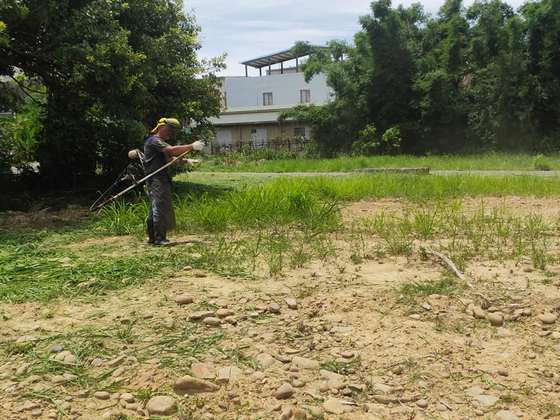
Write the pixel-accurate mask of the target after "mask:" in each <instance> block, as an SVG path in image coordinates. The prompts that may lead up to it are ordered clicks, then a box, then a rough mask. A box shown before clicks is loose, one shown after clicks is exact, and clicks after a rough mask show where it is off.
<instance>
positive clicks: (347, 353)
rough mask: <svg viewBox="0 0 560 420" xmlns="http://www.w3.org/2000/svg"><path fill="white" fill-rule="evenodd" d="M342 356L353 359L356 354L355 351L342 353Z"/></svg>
mask: <svg viewBox="0 0 560 420" xmlns="http://www.w3.org/2000/svg"><path fill="white" fill-rule="evenodd" d="M340 355H341V356H342V357H344V358H345V359H351V358H353V357H354V356H355V353H354V352H353V351H345V352H342V353H340Z"/></svg>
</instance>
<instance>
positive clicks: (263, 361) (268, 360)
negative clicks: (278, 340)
mask: <svg viewBox="0 0 560 420" xmlns="http://www.w3.org/2000/svg"><path fill="white" fill-rule="evenodd" d="M255 360H256V361H257V363H258V364H259V365H260V366H261V367H262V368H263V369H268V368H270V367H271V366H273V365H274V363H276V360H275V359H274V358H273V357H272V356H271V355H270V354H268V353H261V354H258V355H257V356H256V357H255Z"/></svg>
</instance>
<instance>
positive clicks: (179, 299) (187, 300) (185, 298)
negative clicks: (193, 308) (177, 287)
mask: <svg viewBox="0 0 560 420" xmlns="http://www.w3.org/2000/svg"><path fill="white" fill-rule="evenodd" d="M193 302H194V299H193V297H192V296H190V295H179V296H176V297H175V303H176V304H177V305H189V304H191V303H193Z"/></svg>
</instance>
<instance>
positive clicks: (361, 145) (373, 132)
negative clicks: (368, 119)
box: [352, 124, 380, 156]
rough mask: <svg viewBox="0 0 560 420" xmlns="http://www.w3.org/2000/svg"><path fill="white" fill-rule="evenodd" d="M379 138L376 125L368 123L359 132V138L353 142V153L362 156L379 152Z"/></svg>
mask: <svg viewBox="0 0 560 420" xmlns="http://www.w3.org/2000/svg"><path fill="white" fill-rule="evenodd" d="M379 146H380V144H379V140H378V139H377V129H376V128H375V125H373V124H368V125H366V127H365V128H364V129H363V130H361V131H360V132H359V133H358V140H357V141H355V142H354V143H352V153H353V154H355V155H360V156H370V155H374V154H376V153H378V152H379Z"/></svg>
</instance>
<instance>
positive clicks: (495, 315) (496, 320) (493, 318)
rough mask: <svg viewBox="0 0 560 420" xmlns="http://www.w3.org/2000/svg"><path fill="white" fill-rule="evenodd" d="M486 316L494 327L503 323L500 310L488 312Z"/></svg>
mask: <svg viewBox="0 0 560 420" xmlns="http://www.w3.org/2000/svg"><path fill="white" fill-rule="evenodd" d="M486 318H487V319H488V321H490V324H491V325H493V326H494V327H500V326H502V325H504V316H503V315H502V314H501V313H500V312H490V313H489V314H488V315H487V316H486Z"/></svg>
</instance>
